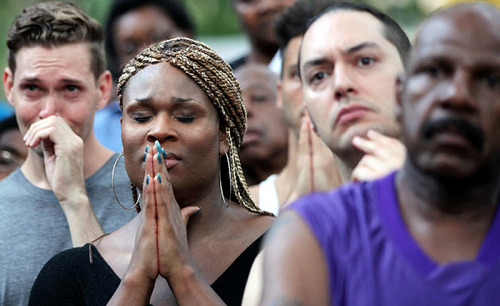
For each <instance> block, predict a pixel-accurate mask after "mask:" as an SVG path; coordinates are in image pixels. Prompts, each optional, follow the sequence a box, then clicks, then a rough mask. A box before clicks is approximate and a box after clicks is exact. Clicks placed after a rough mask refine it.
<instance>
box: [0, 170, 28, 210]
mask: <svg viewBox="0 0 500 306" xmlns="http://www.w3.org/2000/svg"><path fill="white" fill-rule="evenodd" d="M29 187H30V183H29V182H28V181H27V180H26V179H25V178H24V176H23V174H22V173H21V170H19V169H17V170H15V171H14V172H12V173H11V174H10V175H9V176H7V177H6V178H4V179H3V180H1V181H0V199H1V200H0V203H1V202H4V203H5V202H6V198H7V197H9V198H10V197H15V198H17V197H23V196H25V190H26V188H29Z"/></svg>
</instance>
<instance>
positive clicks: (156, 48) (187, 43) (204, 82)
mask: <svg viewBox="0 0 500 306" xmlns="http://www.w3.org/2000/svg"><path fill="white" fill-rule="evenodd" d="M162 62H166V63H169V64H170V65H172V66H174V67H176V68H178V69H180V70H182V71H183V72H184V73H185V74H186V75H187V76H189V77H190V78H191V79H192V80H193V81H194V82H196V84H198V86H200V87H201V89H202V90H203V91H204V92H205V94H206V95H207V96H208V98H209V100H210V101H211V102H212V104H213V105H214V107H215V109H216V110H217V113H218V116H219V118H221V119H222V123H223V127H224V128H225V131H226V136H227V140H228V144H229V152H227V153H226V157H228V158H227V161H228V163H229V164H227V163H226V162H225V161H224V159H225V158H223V159H222V161H221V167H222V168H229V171H228V172H230V173H229V177H228V178H225V179H227V180H228V181H229V182H228V183H229V185H230V188H229V190H230V191H229V192H228V191H227V190H225V192H224V193H225V196H226V197H227V198H229V199H232V200H234V201H235V202H237V203H238V204H240V205H242V206H244V207H245V208H246V209H247V210H249V211H250V212H252V213H257V214H262V215H272V214H271V213H269V212H266V211H263V210H261V209H260V208H258V207H257V206H256V205H255V203H254V202H253V200H252V199H251V198H250V193H249V191H248V187H247V183H246V181H245V178H244V176H243V170H242V169H241V164H240V159H239V156H238V148H239V147H240V145H241V143H242V141H243V136H244V134H245V129H246V120H247V114H246V110H245V107H244V106H243V101H242V98H241V90H240V85H239V83H238V81H237V80H236V78H235V77H234V75H233V71H232V69H231V67H230V66H229V65H228V64H227V63H226V62H224V60H222V59H221V58H220V57H219V56H218V55H217V53H216V52H215V51H214V50H213V49H212V48H210V47H209V46H207V45H205V44H204V43H202V42H199V41H196V40H192V39H189V38H185V37H179V38H174V39H170V40H165V41H162V42H159V43H155V44H152V45H151V46H149V47H148V48H146V49H144V50H143V51H142V52H141V53H139V54H138V55H136V56H135V57H134V58H133V59H132V60H130V62H128V64H127V65H125V67H124V68H123V71H122V75H121V76H120V79H119V80H118V85H117V94H118V99H119V102H120V108H121V109H122V110H123V92H124V90H125V86H126V84H127V82H128V81H129V80H130V78H131V77H132V76H134V75H135V74H136V73H137V72H139V71H140V70H142V69H144V68H145V67H147V66H150V65H154V64H158V63H162ZM223 164H226V165H223ZM221 173H222V174H224V173H227V172H226V171H222V170H221ZM223 185H224V186H226V184H223Z"/></svg>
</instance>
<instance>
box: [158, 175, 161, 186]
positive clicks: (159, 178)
mask: <svg viewBox="0 0 500 306" xmlns="http://www.w3.org/2000/svg"><path fill="white" fill-rule="evenodd" d="M158 182H160V184H161V176H160V174H159V173H158Z"/></svg>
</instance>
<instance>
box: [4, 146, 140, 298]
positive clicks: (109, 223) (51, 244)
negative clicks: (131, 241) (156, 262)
mask: <svg viewBox="0 0 500 306" xmlns="http://www.w3.org/2000/svg"><path fill="white" fill-rule="evenodd" d="M117 156H118V154H115V155H114V156H113V157H111V158H110V160H109V161H108V162H106V164H105V165H104V166H103V167H102V168H101V169H99V170H98V171H97V172H96V173H94V174H93V175H92V176H91V177H89V178H88V179H87V180H86V181H85V186H86V188H87V193H88V195H89V198H90V201H91V203H92V206H93V208H94V212H95V214H96V216H97V218H98V219H99V221H100V222H101V225H102V227H103V228H104V231H105V232H106V233H109V232H111V231H114V230H116V229H118V228H119V227H120V226H122V225H124V224H125V223H127V222H128V221H129V220H131V219H132V218H133V217H134V216H135V215H136V212H135V210H132V211H127V210H124V209H122V208H121V207H120V206H118V204H117V203H116V200H115V198H114V195H113V190H112V188H111V170H112V169H113V163H114V161H115V160H116V158H117ZM115 187H116V191H117V194H118V198H119V199H120V201H121V202H122V203H124V204H125V205H128V206H132V205H133V202H132V195H131V192H130V181H129V179H128V176H127V173H126V172H125V165H124V162H123V158H121V159H120V161H119V163H118V164H117V167H116V171H115ZM71 247H72V244H71V236H70V232H69V227H68V224H67V221H66V217H65V216H64V213H63V211H62V209H61V206H60V205H59V202H58V201H57V199H56V197H55V195H54V193H53V192H52V191H50V190H45V189H40V188H37V187H35V186H33V185H32V184H31V183H30V182H29V181H28V180H27V179H26V178H25V177H24V175H23V174H22V173H21V171H20V170H16V171H15V172H14V173H12V174H11V175H10V176H9V177H7V178H5V179H4V180H2V181H0V305H27V304H28V300H29V296H30V290H31V286H32V285H33V282H34V281H35V278H36V276H37V275H38V272H39V271H40V270H41V269H42V267H43V265H44V264H45V263H46V262H47V261H48V260H49V259H50V258H51V257H52V256H54V255H56V254H58V253H59V252H61V251H63V250H66V249H69V248H71Z"/></svg>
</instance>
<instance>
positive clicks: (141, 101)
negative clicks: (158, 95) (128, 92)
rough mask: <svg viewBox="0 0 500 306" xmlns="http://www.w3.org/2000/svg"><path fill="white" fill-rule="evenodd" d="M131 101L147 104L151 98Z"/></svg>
mask: <svg viewBox="0 0 500 306" xmlns="http://www.w3.org/2000/svg"><path fill="white" fill-rule="evenodd" d="M131 101H137V102H138V103H148V102H151V97H145V98H136V99H132V100H131Z"/></svg>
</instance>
